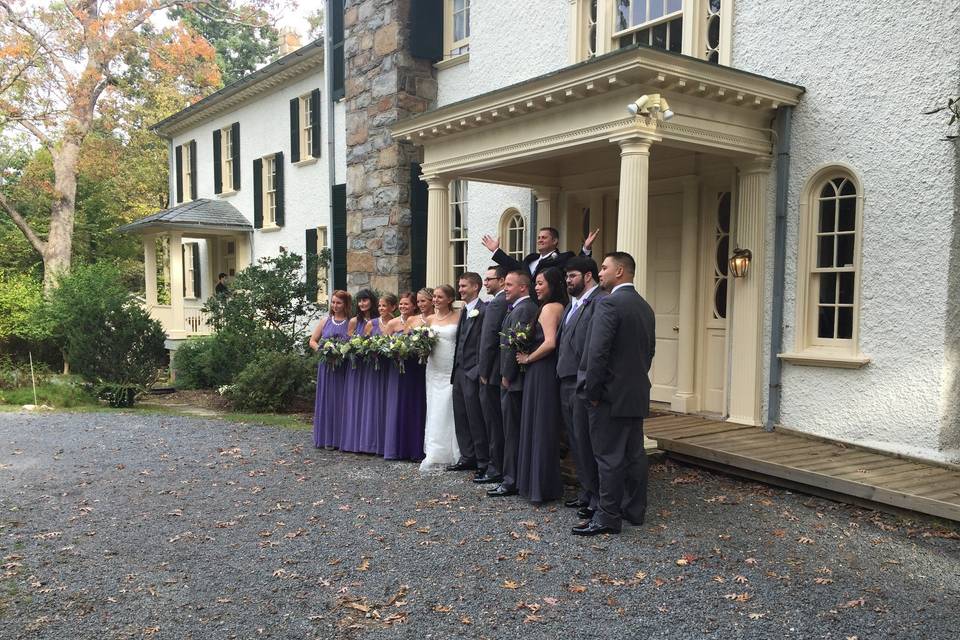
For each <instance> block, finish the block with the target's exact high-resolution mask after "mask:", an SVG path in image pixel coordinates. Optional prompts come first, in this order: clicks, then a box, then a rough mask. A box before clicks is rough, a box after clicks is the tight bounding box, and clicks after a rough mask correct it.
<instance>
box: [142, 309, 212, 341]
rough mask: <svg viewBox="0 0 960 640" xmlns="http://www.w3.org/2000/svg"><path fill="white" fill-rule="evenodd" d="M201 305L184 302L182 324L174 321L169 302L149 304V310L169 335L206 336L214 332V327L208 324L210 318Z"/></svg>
mask: <svg viewBox="0 0 960 640" xmlns="http://www.w3.org/2000/svg"><path fill="white" fill-rule="evenodd" d="M201 306H202V305H200V304H191V303H189V302H184V305H183V325H182V326H176V325H175V323H174V322H173V309H172V308H171V307H170V305H168V304H157V305H152V306H149V305H148V306H147V312H148V313H149V314H150V317H151V318H153V319H155V320H157V321H158V322H159V323H160V324H161V325H162V326H163V330H164V331H166V332H167V334H168V335H170V334H174V333H178V334H186V335H188V336H189V335H197V336H204V335H209V334H211V333H213V329H212V328H211V327H210V325H209V324H208V320H209V318H208V317H207V314H206V313H204V312H203V311H202V310H201Z"/></svg>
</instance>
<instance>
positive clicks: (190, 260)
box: [182, 242, 200, 298]
mask: <svg viewBox="0 0 960 640" xmlns="http://www.w3.org/2000/svg"><path fill="white" fill-rule="evenodd" d="M182 246H183V297H184V298H199V297H200V292H199V291H195V290H194V282H195V279H196V275H195V274H196V270H195V269H194V267H195V264H194V257H193V253H194V252H195V251H196V250H197V245H196V244H195V243H193V242H185V243H184V244H183V245H182Z"/></svg>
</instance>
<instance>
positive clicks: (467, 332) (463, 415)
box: [450, 300, 490, 468]
mask: <svg viewBox="0 0 960 640" xmlns="http://www.w3.org/2000/svg"><path fill="white" fill-rule="evenodd" d="M485 307H486V305H485V304H484V302H483V301H482V300H478V301H477V304H476V306H475V307H474V309H473V310H474V311H475V312H476V315H475V316H474V317H470V313H468V312H467V309H466V307H464V308H463V310H462V311H461V312H460V320H459V322H458V323H457V340H456V346H455V347H454V352H453V371H452V372H451V374H450V383H451V384H452V385H453V424H454V427H455V429H456V432H457V444H458V445H459V447H460V462H465V463H476V465H477V466H478V467H479V468H486V466H487V458H488V456H489V452H490V445H489V443H488V441H487V428H486V425H485V424H484V422H483V407H482V406H481V404H480V387H479V384H480V383H479V382H478V380H477V374H478V372H479V367H480V364H479V353H480V334H481V328H482V326H483V315H484V310H485Z"/></svg>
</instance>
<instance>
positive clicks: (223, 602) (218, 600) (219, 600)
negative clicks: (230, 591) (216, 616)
mask: <svg viewBox="0 0 960 640" xmlns="http://www.w3.org/2000/svg"><path fill="white" fill-rule="evenodd" d="M228 602H233V598H217V604H227V603H228Z"/></svg>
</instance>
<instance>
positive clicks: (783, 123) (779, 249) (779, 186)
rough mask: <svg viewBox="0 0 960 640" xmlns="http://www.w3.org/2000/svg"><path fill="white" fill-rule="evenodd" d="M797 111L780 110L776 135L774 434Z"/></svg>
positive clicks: (770, 414) (770, 408)
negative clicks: (790, 181)
mask: <svg viewBox="0 0 960 640" xmlns="http://www.w3.org/2000/svg"><path fill="white" fill-rule="evenodd" d="M792 118H793V107H792V106H790V105H784V106H781V107H779V108H778V109H777V116H776V119H775V122H774V130H775V131H776V136H777V143H776V150H775V153H776V156H777V183H776V209H775V211H776V228H775V231H774V248H773V296H772V298H773V301H772V304H773V309H772V313H771V320H770V387H769V390H768V393H767V395H768V402H767V421H766V424H765V425H764V429H765V430H766V431H773V429H774V426H775V425H777V424H778V423H779V421H780V400H781V395H782V391H783V385H782V379H783V362H782V361H781V360H780V357H779V354H780V353H781V352H782V351H783V291H784V284H785V283H784V280H785V275H784V271H785V264H786V260H787V255H786V253H787V195H788V188H789V180H790V134H791V122H792Z"/></svg>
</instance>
